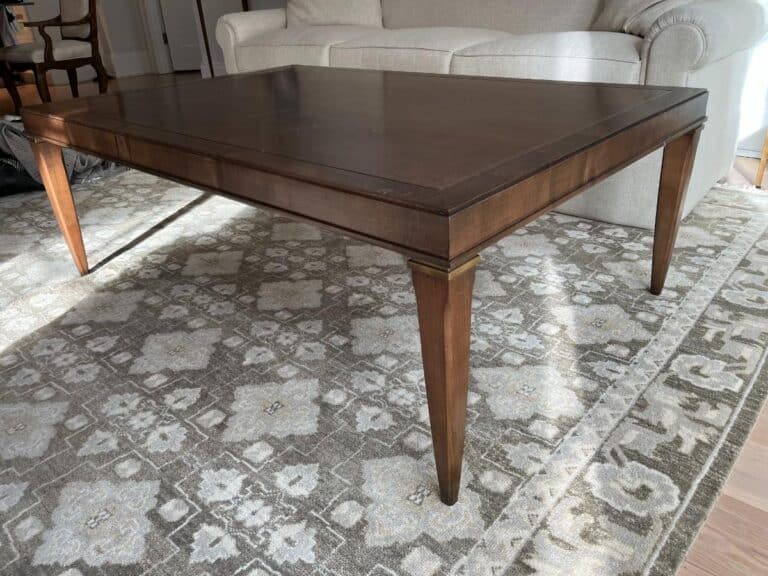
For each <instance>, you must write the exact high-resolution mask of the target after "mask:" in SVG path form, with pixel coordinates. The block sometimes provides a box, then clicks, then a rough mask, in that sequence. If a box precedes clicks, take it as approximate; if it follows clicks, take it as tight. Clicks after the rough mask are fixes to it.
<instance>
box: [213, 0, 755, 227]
mask: <svg viewBox="0 0 768 576" xmlns="http://www.w3.org/2000/svg"><path fill="white" fill-rule="evenodd" d="M621 2H624V4H621ZM611 5H612V7H611ZM632 5H634V6H638V5H640V6H641V8H639V9H638V11H637V13H636V14H633V15H631V17H627V15H626V14H625V15H622V14H618V13H617V12H626V8H627V7H628V6H632ZM617 6H618V7H619V8H617ZM611 11H613V13H610V12H611ZM766 20H767V18H766V10H765V7H764V4H763V3H762V1H761V0H472V1H468V0H288V5H287V7H286V8H284V9H274V10H259V11H251V12H243V13H237V14H229V15H226V16H224V17H222V18H221V20H220V21H219V24H218V27H217V34H216V35H217V39H218V42H219V44H220V45H221V47H222V49H223V51H224V57H225V63H226V68H227V71H228V72H229V73H231V74H234V73H240V72H248V71H252V70H260V69H265V68H270V67H274V66H282V65H287V64H312V65H320V66H345V67H355V68H373V69H383V70H407V71H416V72H439V73H446V74H448V73H450V74H469V75H488V76H506V77H517V78H537V79H549V80H568V81H584V82H587V81H590V82H615V83H624V84H648V85H675V86H695V87H702V88H707V89H709V91H710V103H709V111H708V114H709V122H708V125H707V127H706V129H705V131H704V134H703V135H702V139H701V143H700V146H699V152H698V155H697V159H696V166H695V170H694V174H693V177H692V180H691V187H690V191H689V194H688V200H687V203H686V209H685V213H686V214H687V213H688V212H690V210H691V209H693V207H694V206H695V205H696V203H697V202H698V201H699V200H700V199H701V198H702V196H703V195H704V194H706V192H707V191H708V190H709V189H710V188H711V186H712V185H713V184H714V183H715V182H717V180H719V179H720V178H721V177H723V176H724V175H725V174H726V173H727V171H728V169H729V167H730V165H731V162H732V160H733V157H734V153H735V149H736V140H737V131H738V125H739V108H740V100H741V92H742V87H743V83H744V78H745V75H746V69H747V65H748V62H749V58H750V50H751V48H752V47H753V46H754V45H755V44H756V43H757V42H758V41H759V40H760V39H761V38H762V36H763V35H764V34H765V27H766ZM660 167H661V153H660V152H657V153H654V154H652V155H651V156H649V157H647V158H645V159H643V160H641V161H640V162H638V163H636V164H635V165H633V166H631V167H629V168H627V169H626V170H624V171H622V172H621V173H619V174H617V175H615V176H613V177H611V178H610V179H608V180H606V181H605V182H603V183H601V184H599V185H598V186H596V187H595V188H593V189H591V190H590V191H588V192H587V193H585V194H583V195H582V196H581V197H579V198H576V199H575V200H573V201H571V202H569V203H568V204H565V205H564V206H563V207H561V211H563V212H566V213H569V214H574V215H579V216H585V217H588V218H594V219H597V220H604V221H608V222H614V223H617V224H627V225H634V226H642V227H645V228H650V227H652V226H653V221H654V215H655V205H656V193H657V188H658V181H659V171H660Z"/></svg>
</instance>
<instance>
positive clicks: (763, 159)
mask: <svg viewBox="0 0 768 576" xmlns="http://www.w3.org/2000/svg"><path fill="white" fill-rule="evenodd" d="M766 166H768V133H767V134H766V135H765V144H764V145H763V153H762V154H761V155H760V166H759V167H758V169H757V177H756V178H755V186H757V187H758V188H762V186H763V178H764V177H765V167H766Z"/></svg>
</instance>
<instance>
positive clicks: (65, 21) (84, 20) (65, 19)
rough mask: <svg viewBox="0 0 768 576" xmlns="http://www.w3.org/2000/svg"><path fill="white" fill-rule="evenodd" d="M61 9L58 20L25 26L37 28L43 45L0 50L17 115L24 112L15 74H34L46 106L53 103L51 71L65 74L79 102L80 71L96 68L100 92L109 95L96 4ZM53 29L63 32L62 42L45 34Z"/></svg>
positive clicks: (71, 3)
mask: <svg viewBox="0 0 768 576" xmlns="http://www.w3.org/2000/svg"><path fill="white" fill-rule="evenodd" d="M59 8H60V10H59V15H58V16H56V17H55V18H51V19H50V20H44V21H41V22H27V23H26V26H32V27H35V28H37V30H38V32H39V33H40V36H41V37H42V38H43V43H31V44H19V45H17V46H10V47H8V48H0V72H2V78H3V82H4V84H5V87H6V89H7V90H8V92H9V93H10V95H11V98H12V99H13V104H14V106H15V107H16V111H17V112H18V111H19V110H20V109H21V97H20V96H19V92H18V90H17V89H16V84H15V82H14V73H15V72H24V71H27V70H32V71H33V72H34V74H35V82H36V84H37V91H38V92H39V93H40V99H41V100H42V101H43V102H50V101H51V92H50V90H49V88H48V78H47V76H46V74H47V72H48V71H49V70H66V71H67V76H68V77H69V86H70V89H71V90H72V96H73V97H75V98H77V97H78V95H79V92H78V88H77V69H78V68H80V67H82V66H93V68H94V69H95V70H96V75H97V76H98V79H99V92H100V93H101V94H104V93H105V92H106V91H107V84H108V80H109V79H108V77H107V71H106V69H105V68H104V64H103V63H102V61H101V54H100V53H99V35H98V26H97V19H96V0H59ZM51 27H56V28H60V29H61V40H53V39H52V38H51V36H50V35H49V34H48V32H47V31H46V28H51Z"/></svg>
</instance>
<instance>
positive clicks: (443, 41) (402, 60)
mask: <svg viewBox="0 0 768 576" xmlns="http://www.w3.org/2000/svg"><path fill="white" fill-rule="evenodd" d="M505 36H508V34H506V33H505V32H499V31H496V30H484V29H482V28H404V29H401V30H381V31H377V32H374V33H373V34H367V35H365V36H362V37H360V38H358V39H356V40H351V41H349V42H344V43H343V44H338V45H336V46H333V48H332V49H331V66H339V67H347V68H369V69H374V70H401V71H406V72H435V73H441V74H448V73H449V72H450V69H451V58H452V57H453V54H454V52H457V51H459V50H462V49H464V48H467V47H468V46H472V45H475V44H482V43H484V42H488V41H491V40H496V39H498V38H503V37H505Z"/></svg>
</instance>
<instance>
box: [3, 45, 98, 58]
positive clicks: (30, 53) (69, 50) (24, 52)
mask: <svg viewBox="0 0 768 576" xmlns="http://www.w3.org/2000/svg"><path fill="white" fill-rule="evenodd" d="M91 53H92V48H91V43H90V42H81V41H80V40H54V41H53V59H54V60H59V61H60V60H74V59H77V58H90V57H91ZM2 60H5V61H6V62H15V63H30V62H33V63H35V64H40V63H41V62H45V44H43V43H40V44H38V43H36V42H33V43H26V44H17V45H16V46H9V47H7V48H0V61H2Z"/></svg>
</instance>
